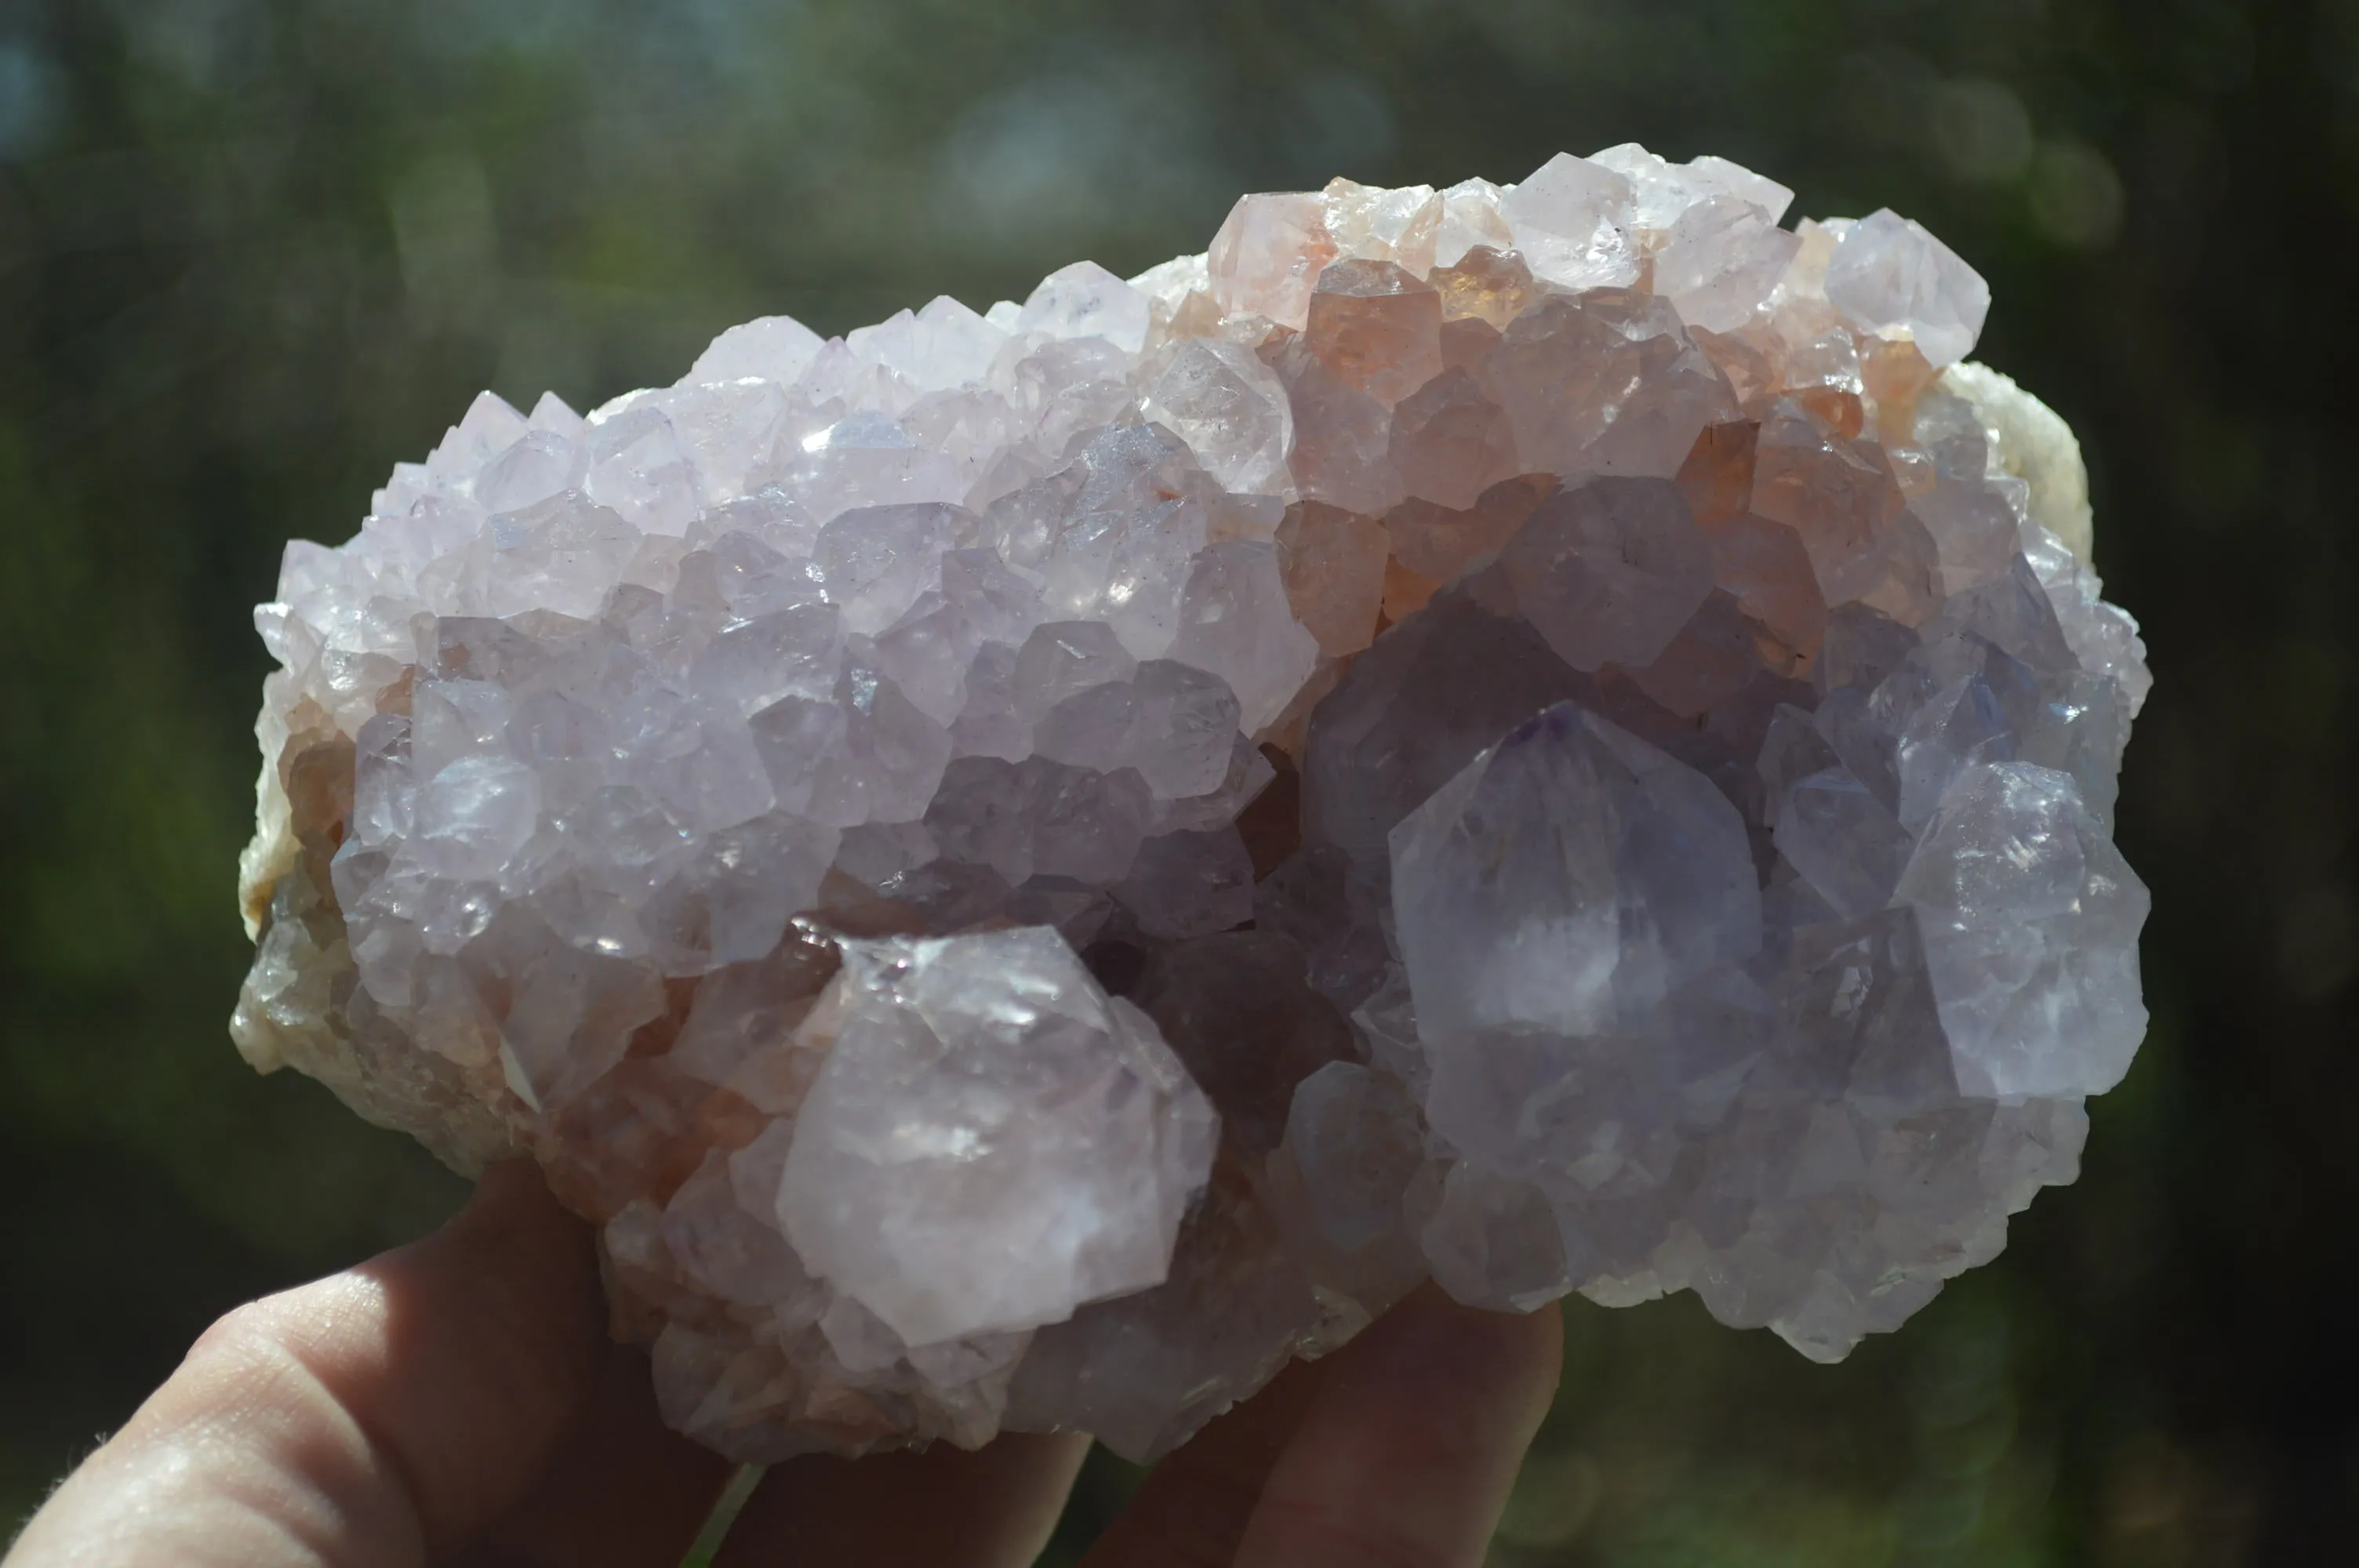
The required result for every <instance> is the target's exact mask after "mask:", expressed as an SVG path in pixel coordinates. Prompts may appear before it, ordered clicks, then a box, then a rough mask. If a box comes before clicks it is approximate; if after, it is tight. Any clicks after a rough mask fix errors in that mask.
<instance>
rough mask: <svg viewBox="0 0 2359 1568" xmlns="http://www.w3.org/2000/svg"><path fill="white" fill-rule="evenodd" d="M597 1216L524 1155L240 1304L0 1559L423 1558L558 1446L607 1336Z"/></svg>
mask: <svg viewBox="0 0 2359 1568" xmlns="http://www.w3.org/2000/svg"><path fill="white" fill-rule="evenodd" d="M602 1299H603V1298H602V1295H601V1292H600V1291H599V1289H598V1280H597V1266H596V1260H595V1258H594V1255H593V1252H592V1245H591V1238H590V1231H589V1227H587V1226H585V1225H584V1224H583V1223H582V1221H580V1220H579V1219H577V1218H575V1217H573V1216H571V1215H570V1214H568V1213H566V1212H565V1211H564V1210H563V1209H562V1208H560V1206H558V1204H557V1202H556V1200H555V1199H553V1198H552V1197H550V1196H549V1191H548V1188H547V1187H546V1185H544V1184H543V1183H542V1181H541V1178H540V1174H539V1172H538V1169H537V1168H536V1167H534V1166H533V1165H532V1164H531V1163H530V1162H525V1161H512V1162H507V1163H506V1164H503V1165H500V1166H496V1167H495V1168H494V1169H493V1170H492V1171H491V1172H489V1173H487V1174H486V1175H485V1176H484V1181H483V1183H482V1184H481V1185H480V1186H479V1187H478V1188H477V1189H476V1194H475V1197H474V1200H473V1202H472V1203H470V1204H469V1205H468V1206H467V1208H466V1209H465V1211H464V1212H462V1214H461V1215H460V1216H459V1217H457V1218H455V1219H453V1220H452V1221H451V1223H450V1224H448V1225H446V1226H445V1227H442V1229H440V1231H437V1232H436V1233H435V1234H434V1235H432V1236H429V1237H428V1238H425V1239H424V1240H421V1241H419V1242H415V1243H413V1244H411V1245H410V1246H408V1247H404V1248H400V1249H397V1250H395V1251H392V1252H388V1253H386V1254H384V1255H383V1256H381V1257H379V1258H376V1259H374V1260H371V1261H369V1262H368V1263H365V1264H363V1265H362V1266H361V1267H359V1268H356V1269H353V1270H350V1271H346V1272H343V1273H341V1274H336V1275H333V1276H331V1277H330V1278H328V1279H324V1280H321V1281H316V1282H314V1283H312V1284H309V1285H304V1286H300V1287H299V1288H297V1289H295V1290H291V1291H287V1292H282V1293H280V1294H278V1295H275V1296H269V1297H266V1298H265V1299H264V1300H262V1301H259V1302H255V1303H251V1304H249V1305H246V1306H242V1307H239V1308H237V1309H236V1310H235V1311H234V1312H232V1313H230V1314H228V1315H227V1316H225V1317H223V1319H222V1320H221V1321H220V1322H219V1323H216V1324H215V1325H213V1326H212V1328H210V1329H208V1330H207V1331H206V1332H205V1334H204V1335H203V1336H201V1338H200V1339H199V1340H198V1341H197V1343H196V1345H195V1346H193V1347H192V1348H191V1349H190V1352H189V1355H188V1357H187V1358H186V1359H185V1360H184V1361H183V1362H182V1363H181V1365H180V1367H179V1370H177V1371H176V1372H174V1373H173V1375H172V1377H171V1378H170V1379H168V1381H167V1382H166V1383H165V1384H164V1386H163V1387H162V1388H161V1389H159V1390H157V1391H156V1393H155V1394H154V1395H153V1396H151V1397H150V1398H149V1399H148V1400H147V1403H146V1404H144V1405H142V1406H141V1407H140V1408H139V1410H138V1411H137V1413H136V1414H135V1415H134V1416H133V1417H132V1419H131V1421H130V1422H129V1423H128V1424H126V1425H125V1427H124V1429H123V1431H122V1432H121V1433H118V1434H117V1435H116V1436H115V1437H114V1439H113V1440H112V1441H110V1442H109V1443H107V1444H105V1445H104V1446H103V1447H102V1448H101V1449H100V1450H99V1451H98V1452H97V1453H96V1454H92V1456H91V1458H90V1459H89V1460H88V1461H87V1462H86V1463H85V1464H84V1465H82V1467H81V1468H80V1469H79V1470H77V1471H76V1472H75V1473H74V1474H73V1475H72V1476H71V1477H69V1478H68V1480H67V1481H66V1483H65V1484H64V1485H63V1486H62V1487H60V1488H59V1489H58V1491H57V1493H56V1494H55V1496H53V1497H52V1498H50V1500H49V1503H48V1505H47V1506H46V1507H44V1508H43V1509H41V1511H40V1512H39V1513H38V1514H37V1515H35V1516H34V1518H33V1520H32V1522H31V1523H30V1524H29V1525H28V1526H27V1528H26V1530H25V1533H24V1534H23V1536H21V1537H20V1538H19V1539H18V1541H17V1542H16V1546H15V1547H14V1549H12V1550H11V1551H10V1552H9V1553H8V1556H7V1559H6V1563H5V1568H51V1565H53V1564H68V1563H106V1564H109V1565H110V1568H112V1565H114V1564H135V1565H146V1564H157V1565H158V1568H160V1565H162V1564H166V1563H170V1564H175V1565H206V1564H215V1563H218V1564H223V1568H227V1565H229V1564H233V1563H234V1564H239V1565H241V1568H249V1565H250V1568H376V1565H378V1564H414V1563H420V1562H423V1561H424V1560H425V1559H426V1558H427V1557H428V1556H429V1554H433V1553H439V1552H442V1551H444V1550H446V1549H447V1548H449V1547H450V1546H451V1545H452V1544H454V1543H456V1542H459V1541H464V1540H466V1539H467V1538H469V1537H470V1536H472V1535H473V1534H475V1533H476V1532H478V1531H479V1530H482V1529H483V1528H484V1526H485V1525H487V1524H488V1523H490V1522H491V1521H492V1520H493V1519H496V1518H497V1517H499V1515H500V1514H502V1513H503V1512H504V1511H506V1509H509V1508H510V1507H512V1506H513V1505H514V1504H515V1502H516V1499H517V1498H519V1497H520V1496H522V1495H523V1494H524V1492H525V1491H526V1489H527V1488H528V1487H530V1486H531V1484H532V1482H533V1480H534V1479H535V1477H536V1476H538V1474H539V1473H540V1471H541V1470H542V1468H543V1467H544V1466H545V1465H547V1464H548V1461H549V1456H550V1454H551V1453H552V1452H553V1451H554V1449H555V1447H556V1445H557V1444H558V1442H559V1439H560V1436H561V1435H562V1434H563V1433H565V1431H566V1429H567V1428H568V1426H569V1425H570V1424H571V1422H573V1421H574V1420H575V1418H576V1417H577V1415H578V1414H579V1413H580V1412H581V1411H582V1410H583V1408H584V1407H585V1405H586V1404H587V1401H588V1400H589V1398H590V1395H591V1393H592V1388H593V1385H594V1382H595V1379H596V1376H597V1372H598V1369H599V1367H600V1365H601V1358H602V1357H603V1354H604V1347H605V1333H604V1321H603V1309H602V1306H601V1302H602Z"/></svg>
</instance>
